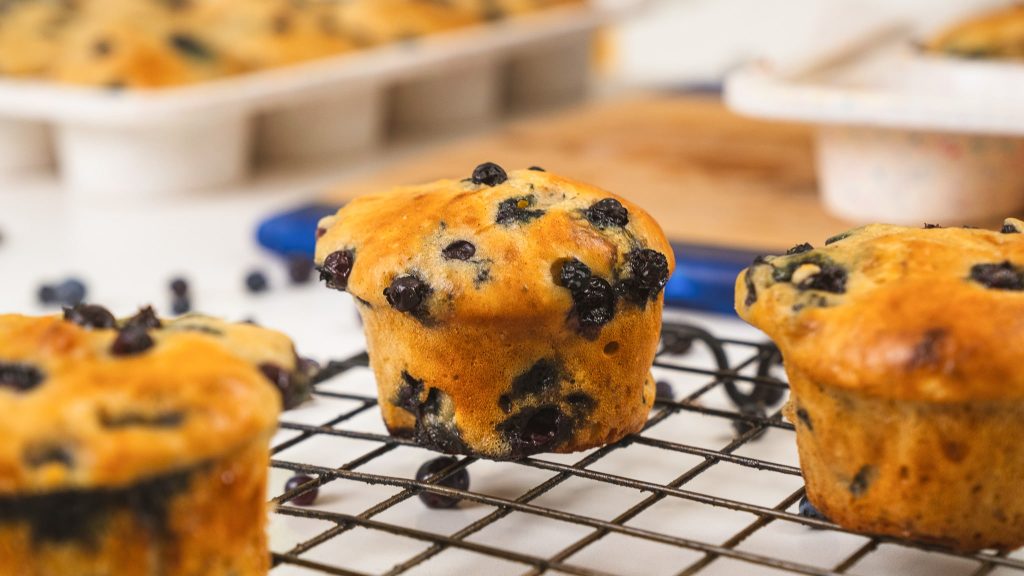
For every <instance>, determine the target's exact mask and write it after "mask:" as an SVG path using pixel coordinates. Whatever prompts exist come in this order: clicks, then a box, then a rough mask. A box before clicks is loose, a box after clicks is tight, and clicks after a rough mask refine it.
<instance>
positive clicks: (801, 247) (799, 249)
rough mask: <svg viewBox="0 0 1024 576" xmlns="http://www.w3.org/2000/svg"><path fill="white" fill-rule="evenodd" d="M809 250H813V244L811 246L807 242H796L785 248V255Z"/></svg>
mask: <svg viewBox="0 0 1024 576" xmlns="http://www.w3.org/2000/svg"><path fill="white" fill-rule="evenodd" d="M811 250H814V246H811V245H810V244H808V243H807V242H804V243H803V244H797V245H796V246H793V247H792V248H790V249H789V250H786V256H792V255H794V254H803V253H804V252H810V251H811Z"/></svg>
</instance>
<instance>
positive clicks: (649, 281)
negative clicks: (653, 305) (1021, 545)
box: [617, 248, 668, 304]
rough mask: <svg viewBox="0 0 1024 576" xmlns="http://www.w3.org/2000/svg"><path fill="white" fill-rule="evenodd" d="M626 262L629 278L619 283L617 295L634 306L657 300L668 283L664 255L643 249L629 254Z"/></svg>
mask: <svg viewBox="0 0 1024 576" xmlns="http://www.w3.org/2000/svg"><path fill="white" fill-rule="evenodd" d="M626 261H627V262H628V264H629V270H630V273H631V276H630V277H629V278H627V279H625V280H623V281H621V282H620V283H619V285H618V287H617V288H618V290H619V293H620V294H622V296H623V297H624V298H626V299H627V300H629V301H631V302H633V303H635V304H645V303H646V302H647V301H648V300H653V299H655V298H657V296H658V294H660V293H661V290H662V289H663V288H664V287H665V284H667V283H668V259H667V258H665V255H664V254H662V253H660V252H657V251H654V250H651V249H649V248H644V249H642V250H634V251H632V252H630V253H629V254H628V255H626Z"/></svg>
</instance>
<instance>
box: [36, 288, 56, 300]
mask: <svg viewBox="0 0 1024 576" xmlns="http://www.w3.org/2000/svg"><path fill="white" fill-rule="evenodd" d="M36 297H37V299H38V300H39V303H40V304H56V303H57V302H58V300H57V287H56V286H54V285H53V284H43V285H42V286H40V287H39V291H38V292H37V293H36Z"/></svg>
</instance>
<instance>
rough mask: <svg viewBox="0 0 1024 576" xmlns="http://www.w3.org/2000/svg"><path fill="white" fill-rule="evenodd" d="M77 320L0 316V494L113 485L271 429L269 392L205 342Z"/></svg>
mask: <svg viewBox="0 0 1024 576" xmlns="http://www.w3.org/2000/svg"><path fill="white" fill-rule="evenodd" d="M79 321H81V318H79ZM82 323H83V324H85V326H83V325H79V324H76V323H75V322H72V321H69V320H64V319H61V318H58V317H27V316H19V315H3V316H0V412H2V413H3V414H4V417H3V418H2V419H0V437H2V438H3V439H4V440H3V442H0V493H39V492H48V491H56V490H75V489H96V488H112V487H123V486H127V485H130V484H132V483H134V482H137V481H140V480H144V479H147V478H152V477H155V476H160V475H163V474H167V473H171V472H177V471H181V470H187V469H189V468H191V467H195V466H200V465H202V464H204V463H206V462H208V461H210V460H212V459H216V458H218V457H221V456H223V455H225V454H226V453H230V452H231V451H234V450H237V449H240V448H242V447H243V446H244V445H245V444H247V443H249V442H252V441H254V440H258V439H259V438H260V437H262V436H265V435H269V434H270V433H271V432H272V430H273V429H274V427H275V424H276V420H277V415H278V412H279V411H280V407H281V400H280V395H279V394H278V393H277V392H276V391H275V389H274V387H273V386H270V385H268V382H267V380H266V378H265V377H264V376H263V375H262V374H261V373H260V371H259V370H258V369H256V368H255V367H254V366H253V365H252V364H251V363H250V361H248V360H246V359H245V358H244V357H243V355H241V354H239V353H236V352H234V351H233V350H231V348H230V347H229V346H228V345H226V344H225V343H224V342H223V341H222V340H221V339H219V338H218V337H217V336H216V335H214V334H211V333H209V332H206V331H197V330H194V329H189V328H188V327H187V326H184V325H179V326H177V327H176V328H174V327H170V326H169V327H165V328H162V329H159V328H150V329H145V327H144V326H145V324H144V323H141V322H136V323H135V324H134V325H133V326H132V327H124V326H125V323H122V328H121V329H116V328H103V327H90V326H91V324H90V322H88V321H85V322H82ZM97 324H100V325H103V324H105V323H104V322H98V323H97ZM272 340H276V338H272ZM274 346H276V345H274Z"/></svg>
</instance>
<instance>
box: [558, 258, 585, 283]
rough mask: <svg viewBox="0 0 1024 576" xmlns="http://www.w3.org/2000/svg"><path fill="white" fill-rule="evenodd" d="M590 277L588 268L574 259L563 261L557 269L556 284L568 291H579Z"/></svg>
mask: <svg viewBox="0 0 1024 576" xmlns="http://www.w3.org/2000/svg"><path fill="white" fill-rule="evenodd" d="M590 276H591V272H590V268H589V267H588V266H587V265H586V264H584V263H583V262H580V261H579V260H577V259H575V258H570V259H568V260H563V261H562V262H561V266H559V267H558V275H557V276H556V277H555V278H556V283H557V284H558V285H559V286H563V287H565V288H568V289H569V290H573V291H575V290H579V289H581V288H583V284H584V283H585V282H586V281H587V279H589V278H590Z"/></svg>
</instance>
